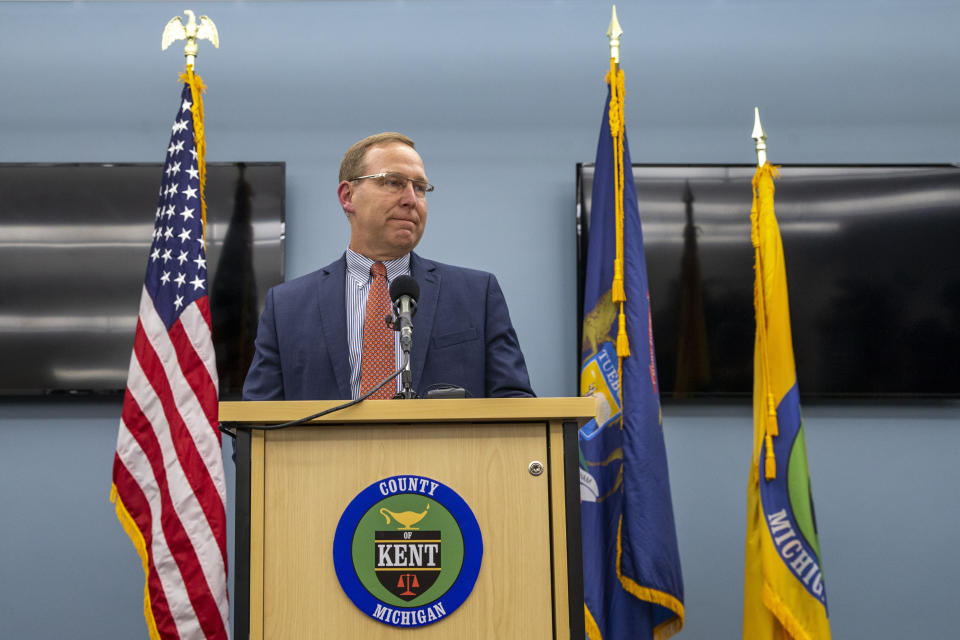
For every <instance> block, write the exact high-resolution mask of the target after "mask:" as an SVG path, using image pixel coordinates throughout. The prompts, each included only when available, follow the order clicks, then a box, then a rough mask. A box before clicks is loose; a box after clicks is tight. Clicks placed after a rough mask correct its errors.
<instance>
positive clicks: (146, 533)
mask: <svg viewBox="0 0 960 640" xmlns="http://www.w3.org/2000/svg"><path fill="white" fill-rule="evenodd" d="M127 395H128V398H129V394H127ZM125 402H134V400H133V399H132V398H129V399H128V400H126V401H125ZM122 428H123V427H122V426H121V429H122ZM113 484H114V485H115V486H116V487H117V495H118V496H119V498H120V501H121V502H122V503H123V506H124V508H125V509H126V510H127V513H129V514H130V517H131V518H133V521H134V523H136V525H137V529H139V530H140V535H142V536H143V541H144V545H145V547H146V552H147V593H148V594H149V597H150V612H151V613H152V615H153V623H154V625H155V626H156V627H157V631H159V632H160V637H162V638H177V637H178V634H177V625H176V623H175V622H174V621H173V617H172V616H171V615H170V607H169V605H168V604H167V598H166V596H165V595H164V593H163V585H161V584H160V576H159V574H158V573H157V567H156V565H155V564H154V562H153V525H152V522H153V518H152V516H151V515H150V505H149V503H148V502H147V497H146V496H145V495H143V491H142V490H141V489H140V486H139V485H138V484H137V482H136V481H135V480H134V479H133V476H131V475H130V472H129V471H127V468H126V467H125V466H123V462H122V461H121V460H120V456H116V455H115V456H114V459H113Z"/></svg>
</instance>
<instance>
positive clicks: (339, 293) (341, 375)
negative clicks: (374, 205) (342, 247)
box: [317, 256, 352, 398]
mask: <svg viewBox="0 0 960 640" xmlns="http://www.w3.org/2000/svg"><path fill="white" fill-rule="evenodd" d="M346 269H347V261H346V258H345V257H343V256H341V257H340V259H339V260H337V261H336V262H334V263H333V264H330V265H328V266H326V267H324V269H323V272H322V274H321V276H320V282H319V286H318V288H319V292H318V293H319V296H320V305H319V306H320V326H321V327H322V330H323V339H324V341H325V342H326V346H327V353H329V354H330V364H331V365H332V366H333V373H334V377H335V378H336V384H337V389H338V391H339V394H340V395H339V397H341V398H349V397H351V395H352V394H351V391H350V355H349V348H348V346H347V313H346V308H347V303H346V289H345V287H346ZM317 383H318V384H321V385H322V384H323V383H322V382H320V381H317Z"/></svg>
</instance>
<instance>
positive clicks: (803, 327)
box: [576, 164, 960, 398]
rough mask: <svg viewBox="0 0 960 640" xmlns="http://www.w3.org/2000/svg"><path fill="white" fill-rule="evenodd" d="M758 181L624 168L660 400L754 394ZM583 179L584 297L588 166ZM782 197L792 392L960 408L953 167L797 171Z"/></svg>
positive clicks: (708, 170)
mask: <svg viewBox="0 0 960 640" xmlns="http://www.w3.org/2000/svg"><path fill="white" fill-rule="evenodd" d="M754 171H755V167H753V166H747V165H651V164H635V165H634V166H633V174H634V181H635V183H636V187H637V199H638V203H639V211H640V218H641V223H642V227H643V235H644V247H645V251H646V258H647V269H648V274H649V288H650V298H651V305H652V314H653V332H654V340H655V343H656V355H657V367H658V370H659V379H660V382H661V391H662V394H663V396H664V397H666V398H672V397H710V396H713V397H717V396H745V395H749V394H750V393H751V390H752V384H753V341H754V316H753V247H752V245H751V242H750V206H751V198H752V191H751V185H750V181H751V178H752V177H753V173H754ZM576 178H577V204H578V207H577V210H578V216H577V228H578V265H579V283H580V285H581V286H580V291H581V292H582V282H583V269H584V266H585V264H586V262H585V260H586V251H587V246H588V243H587V238H588V234H589V223H590V196H591V189H592V180H593V165H592V164H580V165H577V175H576ZM775 185H776V195H775V203H776V214H777V218H778V221H779V224H780V231H781V235H782V238H783V246H784V252H785V259H786V271H787V283H788V291H789V299H790V315H791V324H792V332H793V345H794V354H795V360H796V368H797V377H798V384H799V390H800V393H801V395H802V396H805V397H807V398H810V397H820V398H827V397H861V398H867V397H874V398H877V397H890V398H935V397H948V398H956V397H960V168H958V167H956V166H952V165H903V166H894V165H883V166H877V165H859V166H850V165H791V166H784V167H782V168H781V169H780V177H779V179H778V180H776V182H775ZM581 296H582V293H581ZM578 310H579V315H578V318H582V317H583V313H582V311H583V301H582V298H581V299H580V300H579V305H578ZM578 325H579V322H578ZM680 326H687V327H695V328H696V327H699V328H700V336H701V338H700V339H697V338H696V335H697V332H696V331H683V332H681V331H679V330H678V328H679V327H680ZM704 336H705V339H703V337H704ZM578 344H579V340H578ZM578 353H579V352H578ZM679 353H685V354H687V357H685V359H684V361H683V362H682V363H681V362H679V361H678V354H679Z"/></svg>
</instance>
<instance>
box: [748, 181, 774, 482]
mask: <svg viewBox="0 0 960 640" xmlns="http://www.w3.org/2000/svg"><path fill="white" fill-rule="evenodd" d="M777 169H778V167H774V166H771V165H770V163H769V162H766V163H764V164H763V165H762V166H760V167H758V168H757V172H756V173H755V174H754V176H753V181H752V183H751V184H752V186H753V205H752V206H751V208H750V240H751V241H752V243H753V249H754V269H755V270H756V274H755V278H754V286H753V304H754V308H755V309H756V316H757V318H756V320H757V334H758V339H759V343H760V349H761V355H760V369H761V375H762V376H763V388H764V389H765V390H766V392H767V394H766V398H765V401H766V402H765V404H766V411H765V415H766V420H765V423H764V441H765V444H766V455H765V456H764V477H765V478H766V479H767V480H773V479H774V478H776V477H777V462H776V458H775V457H774V454H773V438H774V437H775V436H777V435H778V434H779V433H780V428H779V425H778V424H777V407H776V402H775V400H774V397H773V394H772V393H770V373H769V361H768V354H767V313H766V311H767V307H766V297H765V295H764V293H765V281H766V273H765V272H764V269H763V253H762V251H761V250H760V244H761V243H760V220H761V218H766V217H768V216H767V214H768V213H770V214H771V215H772V212H768V209H769V208H770V207H771V204H772V203H771V200H770V199H769V198H764V197H762V196H761V190H763V189H766V188H769V189H770V190H771V192H772V190H773V179H774V178H775V177H777V176H778V175H779V172H778V171H777ZM762 183H769V184H762ZM771 195H772V193H771Z"/></svg>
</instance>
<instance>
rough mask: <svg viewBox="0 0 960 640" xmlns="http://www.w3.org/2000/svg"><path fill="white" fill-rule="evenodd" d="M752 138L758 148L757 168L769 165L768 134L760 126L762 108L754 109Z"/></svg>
mask: <svg viewBox="0 0 960 640" xmlns="http://www.w3.org/2000/svg"><path fill="white" fill-rule="evenodd" d="M750 137H751V138H753V139H754V141H755V142H756V145H755V146H756V148H757V166H758V167H762V166H763V165H765V164H767V134H766V133H764V131H763V126H762V125H761V124H760V107H754V108H753V133H751V134H750Z"/></svg>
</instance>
